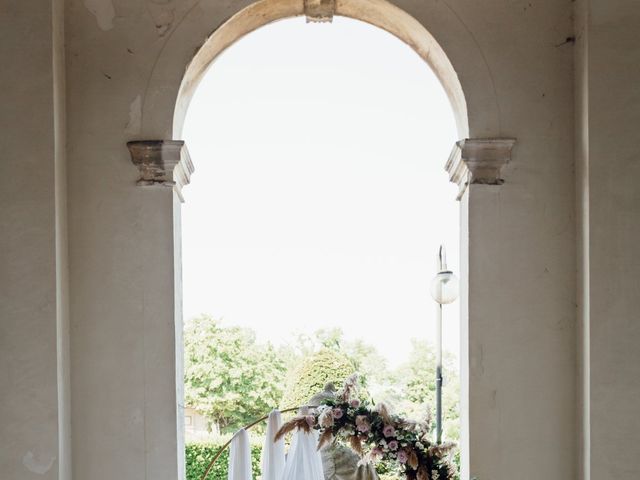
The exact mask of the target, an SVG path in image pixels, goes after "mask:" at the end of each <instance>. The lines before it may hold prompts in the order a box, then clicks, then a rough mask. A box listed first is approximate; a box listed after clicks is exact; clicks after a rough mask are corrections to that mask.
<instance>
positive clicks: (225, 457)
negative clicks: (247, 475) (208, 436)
mask: <svg viewBox="0 0 640 480" xmlns="http://www.w3.org/2000/svg"><path fill="white" fill-rule="evenodd" d="M222 445H224V441H221V442H219V443H188V444H187V445H186V446H185V460H186V474H187V475H186V479H187V480H200V479H201V478H202V475H204V472H205V470H206V469H207V466H208V465H209V462H210V461H211V460H212V459H213V457H214V456H215V454H216V453H217V452H218V450H219V449H220V447H222ZM261 451H262V446H261V445H259V444H256V445H254V444H252V445H251V467H252V470H253V477H254V478H258V477H259V476H260V474H261V473H260V452H261ZM228 472H229V449H228V448H227V449H226V450H225V451H224V452H222V455H220V458H218V460H217V461H216V463H215V464H214V466H213V468H212V469H211V471H210V472H209V475H208V476H207V480H227V475H228Z"/></svg>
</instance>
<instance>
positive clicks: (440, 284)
mask: <svg viewBox="0 0 640 480" xmlns="http://www.w3.org/2000/svg"><path fill="white" fill-rule="evenodd" d="M431 296H432V297H433V299H434V300H435V301H436V304H437V306H436V441H437V443H438V444H439V443H441V442H442V306H443V305H447V304H449V303H453V302H454V301H455V300H456V298H458V279H457V278H456V276H455V275H454V274H453V272H452V271H451V270H448V269H447V253H446V250H445V248H444V246H443V245H440V250H439V251H438V273H437V274H436V276H435V278H434V279H433V280H432V281H431Z"/></svg>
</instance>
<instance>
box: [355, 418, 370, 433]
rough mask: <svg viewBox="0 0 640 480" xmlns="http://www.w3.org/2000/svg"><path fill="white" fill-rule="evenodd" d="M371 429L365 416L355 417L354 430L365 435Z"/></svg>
mask: <svg viewBox="0 0 640 480" xmlns="http://www.w3.org/2000/svg"><path fill="white" fill-rule="evenodd" d="M370 429H371V425H370V424H369V420H368V419H367V416H366V415H356V430H358V431H359V432H361V433H367V432H368V431H369V430H370Z"/></svg>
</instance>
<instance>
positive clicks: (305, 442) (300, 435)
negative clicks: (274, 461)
mask: <svg viewBox="0 0 640 480" xmlns="http://www.w3.org/2000/svg"><path fill="white" fill-rule="evenodd" d="M302 479H304V480H324V473H323V471H322V458H321V456H320V452H319V451H318V432H316V431H315V430H314V431H312V432H310V433H306V432H304V431H302V430H296V431H295V432H294V434H293V439H292V440H291V448H290V449H289V454H288V455H287V462H286V465H285V467H284V475H283V477H282V480H302Z"/></svg>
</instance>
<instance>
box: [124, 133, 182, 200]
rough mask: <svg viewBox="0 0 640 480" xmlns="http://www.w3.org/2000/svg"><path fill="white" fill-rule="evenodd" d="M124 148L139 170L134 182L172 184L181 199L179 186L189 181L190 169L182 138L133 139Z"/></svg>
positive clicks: (167, 185)
mask: <svg viewBox="0 0 640 480" xmlns="http://www.w3.org/2000/svg"><path fill="white" fill-rule="evenodd" d="M127 147H128V148H129V152H130V153H131V161H132V162H133V164H134V165H135V166H136V167H138V170H139V171H140V178H139V179H138V181H137V182H136V183H137V185H139V186H145V187H146V186H154V185H160V186H165V187H172V188H173V189H174V190H175V192H176V193H177V194H178V197H179V198H180V200H181V201H184V198H183V197H182V187H184V186H185V185H188V184H189V180H190V178H191V174H192V173H193V171H194V168H193V163H191V157H189V151H188V150H187V147H186V145H185V143H184V141H183V140H136V141H132V142H127Z"/></svg>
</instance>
